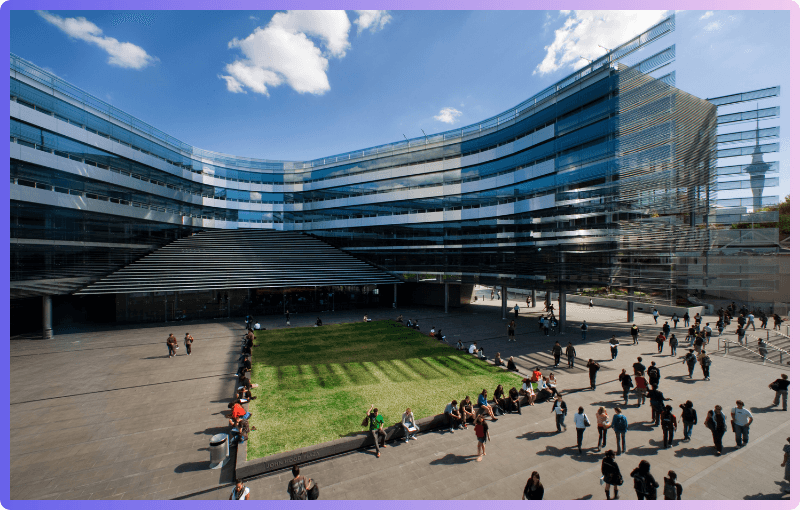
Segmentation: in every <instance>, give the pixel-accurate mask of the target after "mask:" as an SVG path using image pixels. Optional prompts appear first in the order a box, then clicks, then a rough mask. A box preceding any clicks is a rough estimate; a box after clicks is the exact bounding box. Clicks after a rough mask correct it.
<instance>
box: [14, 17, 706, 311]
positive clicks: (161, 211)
mask: <svg viewBox="0 0 800 510" xmlns="http://www.w3.org/2000/svg"><path fill="white" fill-rule="evenodd" d="M673 30H674V17H670V18H668V19H667V20H665V21H663V22H661V23H659V24H658V25H656V26H654V27H652V28H651V29H649V30H648V31H646V32H644V33H643V34H641V35H640V36H637V37H636V38H634V39H632V40H631V41H628V42H627V43H625V44H623V45H621V46H620V47H618V48H616V49H614V50H612V51H611V52H609V53H608V54H607V55H605V56H604V57H603V58H601V59H598V60H597V61H595V62H593V63H592V64H590V65H588V66H586V67H585V68H583V69H581V70H579V71H577V72H575V73H574V74H572V75H570V76H569V77H567V78H565V79H564V80H561V81H560V82H558V83H556V84H554V85H553V86H551V87H549V88H548V89H546V90H544V91H542V92H540V93H539V94H537V95H536V96H534V97H532V98H530V99H528V100H526V101H524V102H523V103H521V104H519V105H517V106H515V107H514V108H510V109H509V110H507V111H505V112H503V113H501V114H499V115H497V116H495V117H492V118H491V119H488V120H486V121H483V122H481V123H478V124H474V125H471V126H467V127H464V128H459V129H455V130H451V131H448V132H445V133H440V134H437V135H431V136H426V137H423V138H417V139H413V140H404V141H403V142H397V143H392V144H387V145H383V146H380V147H373V148H369V149H363V150H356V151H352V152H349V153H344V154H340V155H336V156H331V157H326V158H321V159H317V160H314V161H303V162H297V161H270V160H259V159H251V158H243V157H236V156H229V155H225V154H220V153H215V152H210V151H206V150H202V149H198V148H196V147H193V146H191V145H188V144H186V143H183V142H181V141H179V140H176V139H174V138H172V137H171V136H169V135H167V134H165V133H163V132H161V131H159V130H158V129H156V128H154V127H152V126H149V125H147V124H145V123H144V122H142V121H140V120H138V119H136V118H134V117H132V116H130V115H128V114H126V113H124V112H122V111H120V110H117V109H116V108H114V107H113V106H111V105H108V104H107V103H105V102H103V101H101V100H99V99H97V98H95V97H93V96H91V95H90V94H88V93H86V92H84V91H82V90H79V89H77V88H75V87H73V86H71V85H70V84H68V83H66V82H65V81H63V80H61V79H60V78H58V77H56V76H54V75H52V74H51V73H48V72H46V71H44V70H42V69H40V68H38V67H36V66H35V65H33V64H31V63H30V62H27V61H25V60H23V59H22V58H20V57H17V56H15V55H12V57H11V120H10V122H11V238H12V239H11V243H12V244H11V287H12V298H19V299H22V298H30V297H32V296H43V295H48V294H49V295H57V294H63V295H70V294H73V293H74V292H76V291H79V290H80V289H82V288H84V287H86V285H88V284H90V283H91V282H94V281H96V280H98V279H99V278H101V277H102V276H105V275H107V274H109V273H111V272H113V271H115V270H116V269H118V268H120V267H122V266H124V265H126V264H128V263H130V262H132V261H134V260H136V259H138V258H140V257H142V256H143V255H145V254H146V253H149V252H151V251H153V250H154V249H156V248H158V247H161V246H164V245H165V244H167V243H169V242H171V241H174V240H176V239H180V238H182V237H185V236H188V235H191V234H193V233H197V232H200V231H207V230H213V229H273V230H285V231H297V232H304V233H307V234H310V235H313V236H315V237H317V238H319V239H321V240H324V241H325V242H327V243H329V244H331V245H333V246H335V247H337V248H339V249H341V250H343V251H345V252H347V253H349V254H351V255H354V256H356V257H358V258H359V259H361V260H364V261H367V262H369V263H371V264H373V265H375V266H378V267H379V268H381V269H383V270H384V271H386V272H388V273H392V274H394V275H396V276H397V277H399V278H401V279H402V280H404V281H406V282H409V283H413V284H421V285H424V284H426V282H438V283H456V284H463V285H471V284H475V283H480V284H488V285H507V286H511V287H518V288H525V289H533V288H535V289H539V290H557V289H565V290H571V289H575V288H584V287H597V286H603V287H624V288H626V289H630V288H636V289H637V290H644V291H647V292H649V293H650V294H651V295H652V296H653V297H654V299H656V300H661V301H663V302H674V300H675V298H676V297H679V296H681V295H682V294H685V293H686V292H687V289H688V285H689V283H688V279H689V274H688V272H686V271H682V270H681V267H682V266H681V264H682V261H684V262H685V260H686V258H687V257H693V256H697V255H699V254H703V253H704V252H705V250H707V249H708V246H709V245H710V243H711V242H712V239H711V237H712V234H711V231H710V229H709V228H708V222H709V215H710V214H711V213H712V210H711V208H712V206H713V204H714V200H715V197H716V186H717V179H716V173H715V169H716V157H717V145H716V144H717V142H716V128H717V124H716V123H717V111H716V110H717V107H716V105H714V104H712V103H710V102H708V101H706V100H702V99H699V98H697V97H694V96H692V95H691V94H688V93H687V92H684V91H681V90H679V89H677V88H675V87H674V83H675V75H674V72H666V71H665V70H664V69H663V68H664V66H666V65H668V64H670V63H671V62H672V61H673V60H674V58H675V48H674V46H669V47H666V48H663V49H661V50H660V51H658V52H656V53H655V54H653V53H651V54H650V56H649V57H647V58H645V59H642V60H641V61H639V62H636V63H631V64H629V65H623V64H621V63H620V59H621V58H622V57H625V56H626V55H631V54H633V52H635V51H636V50H638V49H640V48H642V47H643V46H645V45H648V44H651V43H653V42H657V41H659V40H660V38H661V36H663V35H665V34H667V33H669V32H671V31H673ZM420 282H422V283H420ZM65 299H66V298H65ZM75 299H77V298H75ZM12 302H13V299H12Z"/></svg>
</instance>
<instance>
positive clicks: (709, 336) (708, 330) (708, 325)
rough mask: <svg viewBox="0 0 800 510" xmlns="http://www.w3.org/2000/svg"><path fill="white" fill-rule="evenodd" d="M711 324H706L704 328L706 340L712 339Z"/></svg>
mask: <svg viewBox="0 0 800 510" xmlns="http://www.w3.org/2000/svg"><path fill="white" fill-rule="evenodd" d="M711 331H712V329H711V323H710V322H706V327H704V328H703V333H705V336H706V338H711Z"/></svg>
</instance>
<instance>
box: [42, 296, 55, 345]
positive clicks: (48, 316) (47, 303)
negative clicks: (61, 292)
mask: <svg viewBox="0 0 800 510" xmlns="http://www.w3.org/2000/svg"><path fill="white" fill-rule="evenodd" d="M42 338H44V339H45V340H47V339H50V338H53V301H52V298H51V297H50V296H42Z"/></svg>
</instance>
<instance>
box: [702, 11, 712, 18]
mask: <svg viewBox="0 0 800 510" xmlns="http://www.w3.org/2000/svg"><path fill="white" fill-rule="evenodd" d="M713 15H714V11H706V13H705V14H703V15H702V16H700V19H701V20H704V19H706V18H710V17H711V16H713Z"/></svg>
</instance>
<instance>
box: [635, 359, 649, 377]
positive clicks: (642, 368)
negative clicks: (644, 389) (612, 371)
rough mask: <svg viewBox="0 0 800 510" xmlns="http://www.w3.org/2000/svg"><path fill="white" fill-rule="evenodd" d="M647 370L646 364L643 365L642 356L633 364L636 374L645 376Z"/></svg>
mask: <svg viewBox="0 0 800 510" xmlns="http://www.w3.org/2000/svg"><path fill="white" fill-rule="evenodd" d="M645 370H646V369H645V366H644V363H642V357H641V356H639V357H637V358H636V363H634V364H633V373H634V374H636V373H640V374H644V372H645Z"/></svg>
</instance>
